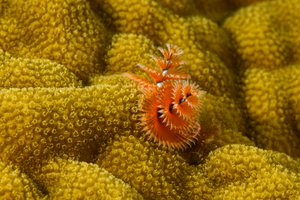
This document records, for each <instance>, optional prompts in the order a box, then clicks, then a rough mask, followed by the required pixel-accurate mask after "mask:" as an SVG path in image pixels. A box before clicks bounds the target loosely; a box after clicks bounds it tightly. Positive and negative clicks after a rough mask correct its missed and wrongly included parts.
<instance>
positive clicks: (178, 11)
mask: <svg viewBox="0 0 300 200" xmlns="http://www.w3.org/2000/svg"><path fill="white" fill-rule="evenodd" d="M0 2H1V3H0V13H1V14H0V88H1V90H0V161H1V163H0V175H1V176H0V177H1V184H6V183H7V186H1V187H0V188H1V190H0V196H1V197H6V198H20V199H22V198H27V199H42V198H44V199H55V198H57V199H59V198H76V197H80V198H81V199H88V198H89V197H92V198H94V199H102V198H104V197H108V198H109V197H110V198H114V197H120V198H129V199H130V198H132V199H142V198H143V197H144V198H146V199H299V197H300V194H299V191H300V177H299V173H300V169H299V163H300V159H299V155H300V154H299V153H300V150H299V148H298V146H299V143H300V141H299V134H298V133H299V130H300V125H299V124H300V123H299V122H300V110H299V107H300V91H299V88H300V87H299V86H300V85H299V84H300V82H299V80H298V77H299V75H300V70H299V64H298V61H299V48H298V46H299V41H300V40H299V36H298V32H299V30H298V29H299V23H298V22H299V21H300V20H299V19H300V17H299V13H300V12H299V10H300V6H299V1H298V0H271V1H264V0H247V1H241V0H230V1H226V2H225V1H220V0H213V1H203V0H201V1H196V0H195V1H192V0H179V1H176V2H174V1H170V0H144V1H138V0H131V1H125V0H89V1H85V0H67V1H64V0H41V1H34V0H26V1H25V0H7V1H0ZM220 5H223V6H220ZM237 9H239V10H237ZM229 15H230V16H229ZM222 23H223V24H222ZM165 43H172V44H174V45H177V46H180V47H181V48H182V49H183V50H184V55H185V57H186V59H187V65H186V67H187V70H188V71H189V73H190V74H191V76H192V79H193V81H195V82H197V84H198V85H199V86H200V87H201V88H202V89H203V90H205V91H206V94H205V95H204V97H203V101H204V102H203V108H202V113H201V117H200V118H199V123H201V127H202V129H201V132H200V135H199V139H198V142H197V143H196V144H195V145H193V146H192V148H190V149H189V150H188V151H185V152H178V151H173V150H168V149H165V148H162V147H159V146H158V145H157V144H155V143H153V142H150V141H145V138H144V137H143V136H142V135H143V132H142V131H141V129H140V127H139V126H138V125H139V121H138V117H137V116H138V107H137V101H138V100H139V99H140V95H139V94H140V91H139V88H138V87H137V86H136V85H135V84H134V83H133V82H131V81H129V80H126V79H124V78H122V77H120V76H119V75H118V74H121V73H122V72H125V71H126V72H130V73H136V74H138V73H141V71H140V69H139V68H138V67H137V66H136V64H137V63H144V64H147V65H148V64H149V65H153V63H151V62H152V61H151V59H150V58H149V56H148V55H149V54H158V51H157V47H158V46H164V45H165ZM102 73H103V74H102ZM246 145H247V146H246ZM255 145H257V146H258V147H260V148H261V149H260V148H258V147H255ZM264 149H269V150H264ZM276 151H281V152H283V153H278V152H276ZM284 153H286V154H288V155H290V156H292V157H293V158H292V157H289V156H288V155H286V154H284ZM55 157H57V158H55ZM297 157H298V158H297ZM67 159H74V160H76V161H71V160H67ZM93 163H94V164H93ZM95 163H96V164H97V165H95ZM29 177H30V178H29ZM97 182H98V183H97ZM105 183H107V184H106V185H105V186H104V184H105ZM101 192H102V193H101ZM100 193H101V194H102V195H103V197H102V196H101V195H97V194H100ZM90 194H92V195H94V196H89V195H90ZM114 195H115V196H114Z"/></svg>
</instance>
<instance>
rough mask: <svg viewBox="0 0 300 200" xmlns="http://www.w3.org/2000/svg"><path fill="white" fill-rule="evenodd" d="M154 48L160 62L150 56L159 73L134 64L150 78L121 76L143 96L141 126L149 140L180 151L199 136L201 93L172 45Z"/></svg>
mask: <svg viewBox="0 0 300 200" xmlns="http://www.w3.org/2000/svg"><path fill="white" fill-rule="evenodd" d="M166 46H167V49H164V48H158V49H159V50H160V52H161V53H162V54H163V56H164V58H160V57H157V56H155V55H151V57H152V58H153V59H154V60H155V62H156V63H157V64H158V66H159V67H160V69H158V68H152V67H148V66H145V65H143V64H140V63H139V64H138V66H139V67H141V68H142V69H143V70H144V71H146V72H147V73H148V75H149V76H150V77H151V78H150V79H149V78H148V77H143V76H138V75H134V74H129V73H123V74H122V75H123V76H125V77H127V78H130V79H132V80H133V81H135V82H136V83H138V84H139V85H140V86H141V88H142V92H143V95H144V96H143V99H142V101H141V102H140V108H141V112H142V114H140V120H141V125H142V126H143V127H144V128H143V130H144V131H145V132H146V135H148V136H149V138H153V139H154V141H155V142H158V143H159V144H161V145H163V146H167V147H169V148H174V149H181V150H184V149H186V148H187V146H188V145H191V143H194V141H195V140H196V136H197V135H198V134H199V132H200V124H199V123H198V118H199V113H200V112H199V111H200V107H201V97H202V91H201V90H200V89H199V87H198V86H197V85H195V84H194V83H192V82H191V81H190V80H188V79H190V76H189V75H188V74H187V72H186V71H185V70H184V69H183V68H182V65H183V64H185V63H186V61H185V60H184V58H183V56H182V54H183V50H181V49H180V48H179V47H177V46H176V45H172V44H166Z"/></svg>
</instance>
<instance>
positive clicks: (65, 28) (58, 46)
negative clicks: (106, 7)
mask: <svg viewBox="0 0 300 200" xmlns="http://www.w3.org/2000/svg"><path fill="white" fill-rule="evenodd" d="M2 9H3V10H2V12H1V13H5V15H4V16H3V15H1V19H0V24H1V26H0V36H1V37H0V47H1V48H2V49H3V50H4V51H7V52H9V53H10V54H11V55H12V56H13V57H19V56H21V57H24V58H44V59H49V60H52V61H56V62H58V63H59V64H63V65H65V66H66V67H67V68H68V69H69V70H70V71H71V72H73V73H75V74H76V75H77V76H78V77H80V78H81V79H83V80H87V79H88V77H89V76H93V74H94V73H99V71H101V70H102V69H101V67H102V66H101V65H100V64H101V55H103V46H104V45H105V28H104V26H103V24H102V23H101V22H100V21H99V18H98V17H97V16H96V15H95V14H94V13H93V12H91V10H90V7H89V4H88V3H87V2H86V1H83V0H79V1H75V0H71V1H64V0H58V1H48V0H41V1H33V0H30V1H24V0H22V1H19V0H11V1H8V2H7V3H5V4H4V5H2Z"/></svg>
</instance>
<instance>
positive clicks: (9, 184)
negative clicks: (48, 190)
mask: <svg viewBox="0 0 300 200" xmlns="http://www.w3.org/2000/svg"><path fill="white" fill-rule="evenodd" d="M0 197H1V199H22V200H23V199H46V198H47V196H46V195H44V194H43V193H42V192H41V190H40V189H39V188H38V187H37V185H36V184H35V183H34V182H33V181H32V179H30V178H29V177H28V175H26V174H25V173H23V172H21V170H20V169H19V168H18V167H16V166H13V165H12V164H7V163H3V162H0Z"/></svg>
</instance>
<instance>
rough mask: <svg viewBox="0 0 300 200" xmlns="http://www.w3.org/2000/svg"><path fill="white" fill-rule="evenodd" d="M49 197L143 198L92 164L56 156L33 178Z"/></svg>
mask: <svg viewBox="0 0 300 200" xmlns="http://www.w3.org/2000/svg"><path fill="white" fill-rule="evenodd" d="M36 179H37V180H39V182H42V183H43V184H44V185H45V187H46V190H47V191H48V192H49V197H50V199H71V200H72V199H128V200H129V199H137V200H138V199H144V198H143V197H142V196H141V195H140V194H139V193H137V191H136V190H135V189H133V188H131V187H130V185H129V184H126V183H124V182H123V181H121V180H119V179H117V178H115V177H114V176H113V175H111V174H110V173H108V172H107V171H106V170H104V169H102V168H99V167H98V166H97V165H95V164H88V163H85V162H75V161H71V160H69V161H67V160H64V159H60V158H56V159H55V160H54V161H50V162H49V163H48V164H47V165H46V166H43V168H42V171H41V173H39V174H38V175H37V177H36Z"/></svg>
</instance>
